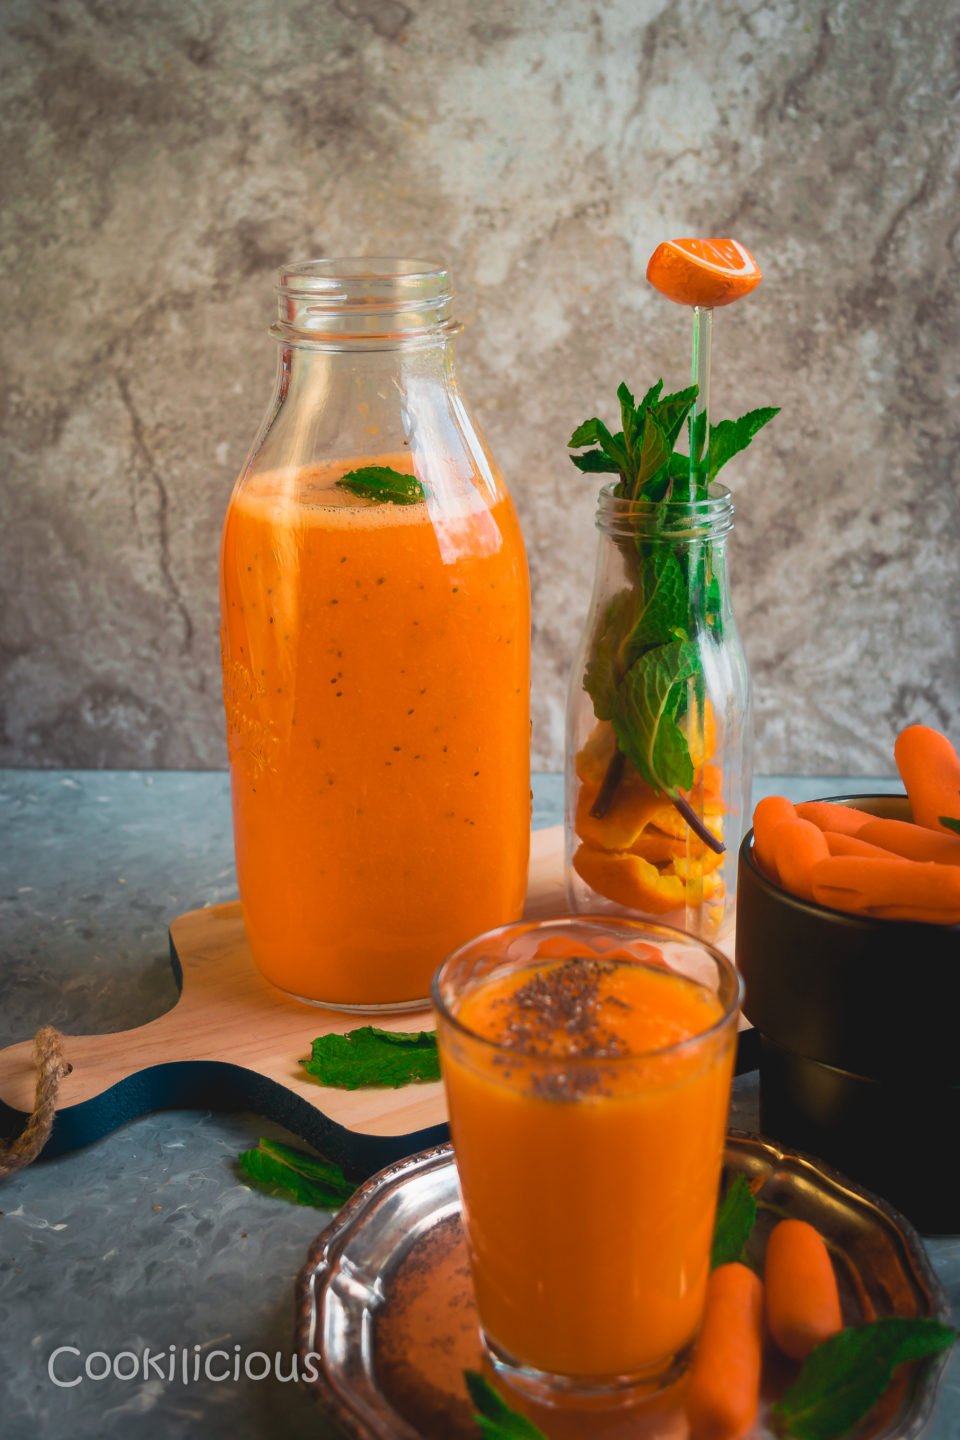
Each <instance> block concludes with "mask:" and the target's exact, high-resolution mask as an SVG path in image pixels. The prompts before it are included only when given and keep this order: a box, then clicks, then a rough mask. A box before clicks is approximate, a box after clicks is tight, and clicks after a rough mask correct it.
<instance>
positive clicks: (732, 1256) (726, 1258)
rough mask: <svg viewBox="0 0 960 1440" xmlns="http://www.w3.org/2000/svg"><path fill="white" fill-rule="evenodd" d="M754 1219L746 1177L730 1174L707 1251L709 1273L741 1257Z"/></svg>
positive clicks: (754, 1206)
mask: <svg viewBox="0 0 960 1440" xmlns="http://www.w3.org/2000/svg"><path fill="white" fill-rule="evenodd" d="M756 1220H757V1202H756V1200H755V1199H754V1198H753V1194H752V1192H751V1190H750V1186H749V1185H748V1184H747V1177H746V1175H744V1174H743V1173H742V1172H739V1173H738V1174H736V1175H734V1177H733V1179H732V1180H731V1182H730V1184H729V1185H728V1186H727V1189H726V1192H725V1193H724V1197H723V1199H722V1200H721V1201H720V1204H719V1205H718V1206H717V1218H716V1222H715V1224H714V1227H713V1248H712V1250H711V1251H710V1269H711V1270H715V1269H716V1268H717V1266H718V1265H729V1264H731V1263H732V1262H733V1261H734V1260H739V1259H740V1258H741V1256H742V1255H743V1251H744V1247H745V1245H746V1243H747V1241H748V1240H749V1239H750V1236H751V1235H752V1234H753V1227H754V1225H755V1224H756Z"/></svg>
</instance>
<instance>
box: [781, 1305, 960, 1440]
mask: <svg viewBox="0 0 960 1440" xmlns="http://www.w3.org/2000/svg"><path fill="white" fill-rule="evenodd" d="M956 1338H957V1332H956V1331H955V1330H951V1328H950V1327H949V1326H948V1325H941V1323H940V1321H939V1320H927V1319H913V1320H906V1319H899V1318H897V1317H896V1316H893V1317H891V1318H889V1319H886V1320H874V1321H871V1322H870V1323H869V1324H867V1325H855V1326H851V1327H850V1328H849V1329H847V1330H841V1331H840V1332H839V1334H837V1335H832V1336H831V1337H830V1339H829V1340H825V1341H824V1342H823V1344H822V1345H818V1346H817V1348H816V1350H814V1351H813V1352H812V1354H811V1355H810V1356H808V1358H807V1359H806V1360H805V1361H804V1365H803V1369H802V1370H801V1371H800V1375H799V1378H798V1379H797V1380H796V1381H795V1382H794V1384H793V1385H791V1386H790V1389H789V1390H788V1391H787V1393H786V1394H785V1395H784V1396H783V1398H782V1400H778V1401H777V1402H776V1404H774V1405H773V1406H771V1414H772V1415H773V1416H774V1418H775V1419H776V1421H777V1423H778V1426H779V1429H780V1432H781V1433H782V1434H784V1435H793V1436H796V1437H797V1440H836V1437H837V1436H840V1435H845V1434H846V1433H847V1431H848V1430H851V1429H853V1427H854V1426H855V1425H856V1424H857V1422H858V1421H859V1420H861V1419H862V1418H863V1416H864V1415H866V1414H867V1412H868V1411H869V1410H871V1409H872V1408H873V1406H874V1405H875V1404H876V1402H877V1401H878V1400H879V1399H880V1396H881V1395H882V1394H883V1392H884V1390H886V1388H887V1386H888V1385H889V1383H890V1381H891V1379H892V1378H893V1372H894V1370H895V1369H896V1368H897V1366H898V1365H902V1364H904V1363H905V1362H906V1361H907V1360H922V1359H924V1357H925V1356H927V1355H936V1354H938V1353H939V1352H940V1351H941V1350H947V1349H949V1348H950V1346H951V1345H952V1344H953V1343H954V1341H955V1340H956Z"/></svg>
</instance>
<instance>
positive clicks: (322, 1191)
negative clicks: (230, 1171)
mask: <svg viewBox="0 0 960 1440" xmlns="http://www.w3.org/2000/svg"><path fill="white" fill-rule="evenodd" d="M237 1159H238V1162H239V1165H240V1168H241V1170H243V1172H244V1173H245V1174H246V1175H247V1176H248V1177H249V1178H250V1179H251V1180H256V1181H257V1183H258V1184H260V1185H267V1186H269V1187H270V1189H271V1190H273V1191H274V1192H276V1191H281V1192H282V1193H283V1194H284V1195H286V1196H287V1197H288V1198H289V1199H291V1200H294V1201H295V1202H296V1203H297V1204H298V1205H313V1206H315V1207H316V1208H317V1209H318V1210H339V1209H340V1206H341V1205H342V1204H343V1202H344V1201H345V1200H349V1198H350V1196H351V1195H352V1194H353V1192H354V1190H355V1189H356V1186H354V1185H352V1184H351V1183H350V1181H349V1180H348V1179H347V1178H346V1176H345V1175H344V1173H343V1171H342V1170H341V1169H340V1166H339V1165H334V1164H332V1163H331V1162H330V1161H329V1160H320V1159H318V1158H317V1157H316V1156H314V1155H307V1154H306V1153H305V1152H304V1151H303V1150H294V1149H293V1147H292V1146H291V1145H281V1144H280V1143H279V1141H277V1140H264V1139H263V1138H261V1139H260V1141H259V1142H258V1144H257V1147H256V1149H255V1150H244V1151H243V1152H242V1153H241V1154H240V1155H239V1156H238V1157H237Z"/></svg>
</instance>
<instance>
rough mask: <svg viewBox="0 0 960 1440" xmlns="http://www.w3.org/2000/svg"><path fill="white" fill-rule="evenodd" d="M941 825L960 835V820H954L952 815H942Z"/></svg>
mask: <svg viewBox="0 0 960 1440" xmlns="http://www.w3.org/2000/svg"><path fill="white" fill-rule="evenodd" d="M940 824H941V825H946V827H947V829H948V830H952V831H953V832H954V834H955V835H960V820H954V818H953V816H952V815H941V816H940Z"/></svg>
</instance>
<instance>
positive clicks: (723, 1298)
mask: <svg viewBox="0 0 960 1440" xmlns="http://www.w3.org/2000/svg"><path fill="white" fill-rule="evenodd" d="M762 1353H763V1285H762V1283H761V1281H760V1279H759V1277H758V1276H756V1275H755V1274H754V1273H753V1271H752V1270H750V1269H749V1268H748V1267H747V1266H746V1265H741V1263H740V1262H739V1261H738V1260H735V1261H733V1262H732V1263H731V1264H729V1265H718V1266H717V1268H716V1269H715V1270H712V1271H711V1273H710V1279H709V1281H708V1282H707V1307H706V1310H705V1312H704V1317H703V1328H702V1330H701V1331H700V1339H699V1340H698V1341H697V1349H696V1353H695V1355H694V1357H693V1365H692V1367H691V1371H690V1385H689V1388H688V1390H687V1419H688V1420H689V1422H690V1433H691V1436H692V1440H738V1437H739V1436H741V1435H745V1434H746V1432H747V1431H748V1430H749V1429H750V1427H751V1426H752V1425H753V1422H754V1420H755V1419H756V1415H757V1407H758V1404H759V1398H760V1363H761V1358H762Z"/></svg>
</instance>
